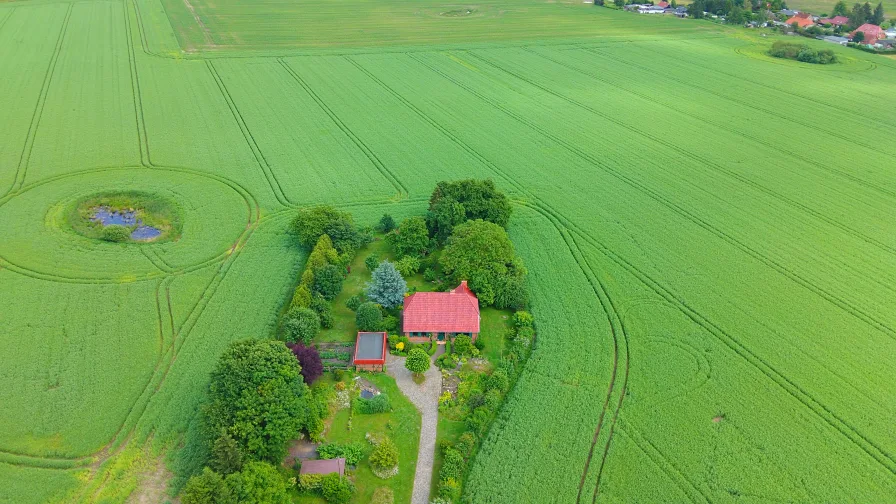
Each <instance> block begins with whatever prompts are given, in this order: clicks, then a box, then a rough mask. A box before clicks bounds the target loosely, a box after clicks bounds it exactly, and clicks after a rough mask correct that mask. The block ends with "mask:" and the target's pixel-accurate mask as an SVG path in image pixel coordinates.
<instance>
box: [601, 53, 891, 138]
mask: <svg viewBox="0 0 896 504" xmlns="http://www.w3.org/2000/svg"><path fill="white" fill-rule="evenodd" d="M588 51H589V52H593V53H595V54H598V55H601V56H603V57H605V58H607V59H611V60H614V61H617V62H619V63H623V64H625V65H628V66H634V67H638V68H641V69H642V70H646V71H652V70H650V69H648V68H645V67H643V66H641V65H638V64H637V63H632V62H631V61H626V60H623V59H619V58H615V57H613V56H610V55H608V54H606V53H603V52H600V51H598V50H592V49H588ZM678 61H679V62H683V61H684V60H681V59H679V60H678ZM652 72H654V73H656V72H655V71H652ZM663 77H664V78H669V79H671V80H675V79H674V78H671V77H669V76H668V75H664V76H663ZM689 86H690V87H693V88H696V89H699V90H701V91H703V92H705V93H709V94H711V95H714V96H717V97H719V98H721V99H723V100H725V101H729V102H733V103H737V104H738V105H741V106H746V107H750V108H751V109H753V110H758V111H760V112H763V113H765V114H766V115H769V116H773V117H775V118H777V119H783V120H785V121H788V122H792V123H794V124H798V125H800V126H802V127H804V128H809V129H810V130H821V131H824V132H825V133H827V134H828V135H831V136H832V137H835V138H839V139H841V140H843V141H845V142H848V143H849V144H852V145H858V146H861V147H863V148H865V149H867V150H868V151H869V152H872V153H874V154H880V152H879V151H880V147H881V146H880V145H878V146H877V147H875V146H873V145H871V144H868V143H865V142H862V141H861V140H858V139H857V138H855V137H853V138H848V137H846V136H844V135H842V134H841V133H838V132H835V131H830V130H828V129H825V128H823V127H821V125H822V124H823V123H822V122H818V123H816V124H811V123H807V122H803V121H800V120H798V119H795V118H794V117H792V116H789V115H787V114H780V113H777V112H775V111H774V110H768V109H765V108H762V107H758V106H757V104H756V102H745V101H743V100H738V99H736V98H734V97H732V95H727V94H725V93H719V92H717V91H713V90H712V89H709V88H706V87H703V86H699V85H697V84H696V83H695V82H694V81H691V82H690V83H689ZM887 154H890V155H894V151H890V152H887Z"/></svg>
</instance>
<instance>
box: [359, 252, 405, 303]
mask: <svg viewBox="0 0 896 504" xmlns="http://www.w3.org/2000/svg"><path fill="white" fill-rule="evenodd" d="M407 290H408V284H407V282H405V281H404V278H403V277H402V276H401V273H399V271H398V269H396V268H395V265H394V264H392V263H391V262H389V261H383V262H381V263H380V265H379V266H377V267H376V269H375V270H373V273H372V275H371V278H370V282H369V283H368V284H367V289H366V291H365V294H366V295H367V299H369V300H371V301H373V302H376V303H379V304H381V305H383V306H385V307H386V308H395V307H397V306H399V305H401V304H402V303H403V302H404V295H405V293H406V292H407Z"/></svg>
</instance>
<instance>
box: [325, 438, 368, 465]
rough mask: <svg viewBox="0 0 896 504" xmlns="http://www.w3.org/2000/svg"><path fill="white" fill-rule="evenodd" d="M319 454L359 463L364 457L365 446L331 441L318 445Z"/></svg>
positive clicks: (346, 461) (348, 462)
mask: <svg viewBox="0 0 896 504" xmlns="http://www.w3.org/2000/svg"><path fill="white" fill-rule="evenodd" d="M317 455H318V456H319V457H320V458H321V459H334V458H344V459H345V463H346V464H348V465H358V463H359V462H361V458H363V457H364V447H363V446H361V445H359V444H357V443H349V444H340V443H329V444H322V445H320V446H318V447H317Z"/></svg>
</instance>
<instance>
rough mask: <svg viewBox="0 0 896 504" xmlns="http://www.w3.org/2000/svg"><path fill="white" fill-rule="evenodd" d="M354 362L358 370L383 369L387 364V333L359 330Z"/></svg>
mask: <svg viewBox="0 0 896 504" xmlns="http://www.w3.org/2000/svg"><path fill="white" fill-rule="evenodd" d="M352 363H353V364H354V365H355V369H357V370H358V371H382V370H383V366H385V365H386V333H384V332H359V333H358V337H357V339H355V356H354V358H353V359H352Z"/></svg>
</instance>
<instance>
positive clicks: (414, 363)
mask: <svg viewBox="0 0 896 504" xmlns="http://www.w3.org/2000/svg"><path fill="white" fill-rule="evenodd" d="M430 364H431V363H430V362H429V354H427V353H426V352H424V351H423V350H421V349H419V348H415V349H413V350H411V351H410V352H409V353H408V357H407V358H406V359H405V361H404V367H405V368H407V370H408V371H410V372H412V373H414V374H415V375H418V376H419V375H421V374H423V373H425V372H426V371H427V370H428V369H429V366H430Z"/></svg>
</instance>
